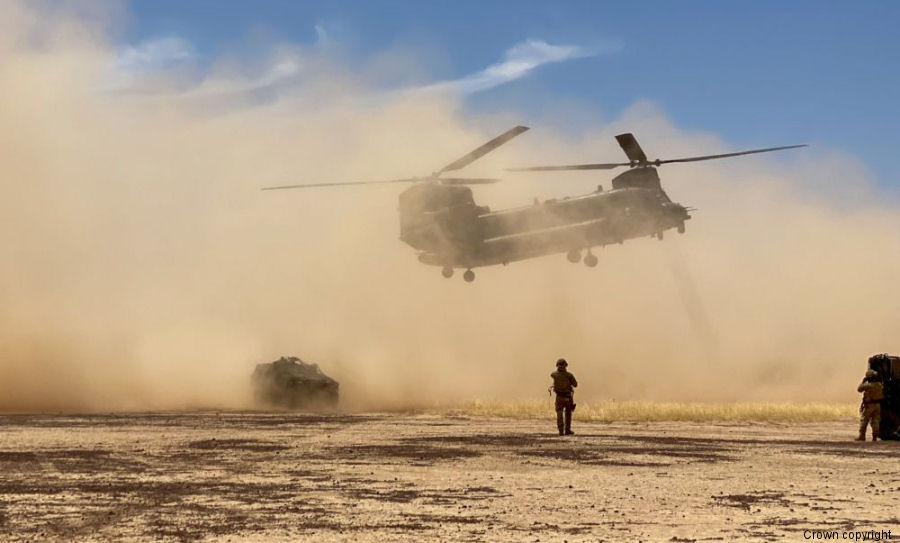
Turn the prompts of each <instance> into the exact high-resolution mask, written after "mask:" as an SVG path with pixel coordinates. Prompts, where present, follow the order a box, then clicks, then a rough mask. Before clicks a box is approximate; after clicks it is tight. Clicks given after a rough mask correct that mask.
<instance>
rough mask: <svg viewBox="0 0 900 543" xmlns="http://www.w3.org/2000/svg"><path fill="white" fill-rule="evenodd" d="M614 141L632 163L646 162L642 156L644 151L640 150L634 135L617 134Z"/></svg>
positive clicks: (644, 156)
mask: <svg viewBox="0 0 900 543" xmlns="http://www.w3.org/2000/svg"><path fill="white" fill-rule="evenodd" d="M616 141H617V142H619V147H621V148H622V150H623V151H625V154H626V155H628V160H630V161H632V162H647V155H646V154H644V150H643V149H641V146H640V144H638V142H637V139H635V137H634V134H632V133H631V132H626V133H625V134H619V135H618V136H616Z"/></svg>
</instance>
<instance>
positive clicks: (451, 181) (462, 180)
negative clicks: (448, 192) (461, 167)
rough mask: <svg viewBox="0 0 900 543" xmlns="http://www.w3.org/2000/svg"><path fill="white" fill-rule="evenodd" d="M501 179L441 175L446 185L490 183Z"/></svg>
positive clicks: (442, 181)
mask: <svg viewBox="0 0 900 543" xmlns="http://www.w3.org/2000/svg"><path fill="white" fill-rule="evenodd" d="M500 181H502V179H493V178H490V177H441V183H442V184H444V185H490V184H493V183H499V182H500Z"/></svg>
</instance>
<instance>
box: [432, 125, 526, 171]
mask: <svg viewBox="0 0 900 543" xmlns="http://www.w3.org/2000/svg"><path fill="white" fill-rule="evenodd" d="M527 130H528V127H527V126H517V127H515V128H511V129H509V130H507V131H506V132H504V133H502V134H500V135H499V136H497V137H496V138H494V139H492V140H491V141H489V142H487V143H485V144H484V145H482V146H481V147H479V148H477V149H475V150H474V151H472V152H471V153H469V154H467V155H466V156H464V157H461V158H458V159H456V160H455V161H453V162H451V163H450V164H447V165H446V166H444V167H443V168H441V169H440V170H439V171H438V172H437V173H438V175H440V174H441V173H444V172H450V171H453V170H459V169H461V168H465V167H466V166H468V165H469V164H471V163H473V162H475V161H476V160H478V159H479V158H481V157H483V156H484V155H486V154H488V153H490V152H491V151H493V150H494V149H496V148H497V147H500V146H501V145H503V144H504V143H506V142H508V141H509V140H511V139H513V138H514V137H516V136H518V135H519V134H521V133H522V132H525V131H527Z"/></svg>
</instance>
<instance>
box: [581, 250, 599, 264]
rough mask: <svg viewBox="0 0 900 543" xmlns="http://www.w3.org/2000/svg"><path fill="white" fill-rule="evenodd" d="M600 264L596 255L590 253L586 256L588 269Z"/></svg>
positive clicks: (585, 260) (585, 262)
mask: <svg viewBox="0 0 900 543" xmlns="http://www.w3.org/2000/svg"><path fill="white" fill-rule="evenodd" d="M598 262H600V259H599V258H597V255H595V254H594V253H592V252H590V251H588V254H586V255H584V265H585V266H587V267H588V268H593V267H594V266H596V265H597V263H598Z"/></svg>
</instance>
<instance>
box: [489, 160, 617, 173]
mask: <svg viewBox="0 0 900 543" xmlns="http://www.w3.org/2000/svg"><path fill="white" fill-rule="evenodd" d="M632 165H633V164H632V163H631V162H616V163H611V164H572V165H569V166H531V167H529V168H506V171H508V172H559V171H565V170H611V169H613V168H618V167H619V166H632Z"/></svg>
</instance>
